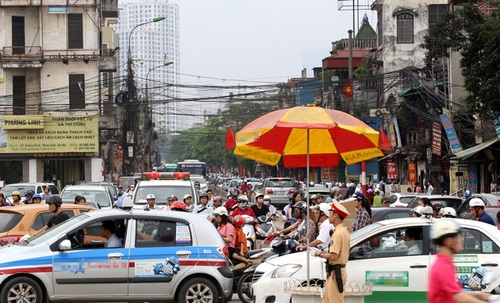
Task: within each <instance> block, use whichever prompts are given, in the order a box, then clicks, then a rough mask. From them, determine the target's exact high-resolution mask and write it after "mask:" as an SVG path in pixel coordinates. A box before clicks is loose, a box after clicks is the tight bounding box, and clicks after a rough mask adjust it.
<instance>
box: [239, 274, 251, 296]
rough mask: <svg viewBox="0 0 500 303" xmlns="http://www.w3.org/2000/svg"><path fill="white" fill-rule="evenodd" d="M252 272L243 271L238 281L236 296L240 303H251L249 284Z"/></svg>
mask: <svg viewBox="0 0 500 303" xmlns="http://www.w3.org/2000/svg"><path fill="white" fill-rule="evenodd" d="M252 278H253V272H247V273H244V274H243V275H242V276H241V278H240V280H239V281H238V298H240V300H241V302H242V303H252V302H253V297H252V293H251V289H250V286H251V285H252Z"/></svg>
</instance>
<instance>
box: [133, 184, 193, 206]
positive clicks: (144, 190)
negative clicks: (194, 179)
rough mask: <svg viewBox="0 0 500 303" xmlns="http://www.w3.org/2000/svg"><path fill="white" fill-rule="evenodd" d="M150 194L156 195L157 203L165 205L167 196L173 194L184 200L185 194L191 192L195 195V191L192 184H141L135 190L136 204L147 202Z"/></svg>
mask: <svg viewBox="0 0 500 303" xmlns="http://www.w3.org/2000/svg"><path fill="white" fill-rule="evenodd" d="M148 194H153V195H154V196H155V204H156V205H165V204H166V203H167V198H168V197H170V196H171V195H174V196H176V197H177V200H179V201H182V198H183V197H184V195H185V194H190V195H191V196H192V197H193V196H194V192H193V189H192V187H191V186H179V185H160V186H158V185H156V186H148V185H142V183H141V185H140V186H138V187H137V189H136V190H135V192H134V204H146V202H147V201H146V196H147V195H148Z"/></svg>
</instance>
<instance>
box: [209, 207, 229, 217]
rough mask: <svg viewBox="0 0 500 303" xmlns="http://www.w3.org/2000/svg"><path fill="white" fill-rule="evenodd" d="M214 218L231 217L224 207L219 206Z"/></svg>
mask: <svg viewBox="0 0 500 303" xmlns="http://www.w3.org/2000/svg"><path fill="white" fill-rule="evenodd" d="M213 215H214V216H221V217H222V216H229V214H228V212H227V209H226V208H225V207H224V206H219V207H217V208H216V209H214V212H213Z"/></svg>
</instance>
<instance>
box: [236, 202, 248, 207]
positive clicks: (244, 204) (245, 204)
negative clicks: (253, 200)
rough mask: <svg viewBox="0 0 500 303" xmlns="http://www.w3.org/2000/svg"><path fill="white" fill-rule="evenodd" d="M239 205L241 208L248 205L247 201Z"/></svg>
mask: <svg viewBox="0 0 500 303" xmlns="http://www.w3.org/2000/svg"><path fill="white" fill-rule="evenodd" d="M238 206H239V207H240V208H241V209H245V208H246V207H247V203H246V202H240V203H239V204H238Z"/></svg>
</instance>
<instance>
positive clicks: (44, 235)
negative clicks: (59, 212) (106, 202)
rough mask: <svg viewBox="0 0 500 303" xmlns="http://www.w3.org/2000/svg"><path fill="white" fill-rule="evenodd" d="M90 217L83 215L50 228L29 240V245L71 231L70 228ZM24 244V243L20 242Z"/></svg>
mask: <svg viewBox="0 0 500 303" xmlns="http://www.w3.org/2000/svg"><path fill="white" fill-rule="evenodd" d="M87 218H88V215H87V214H85V213H84V214H81V215H79V216H76V217H72V218H69V219H68V220H66V221H64V222H62V223H59V224H57V225H56V226H54V227H52V228H49V229H48V230H47V231H45V232H43V233H41V234H39V235H38V236H35V237H31V238H29V240H28V243H29V244H30V245H37V244H40V243H42V242H45V241H48V240H49V239H50V238H52V237H54V236H55V235H58V234H60V233H61V232H62V231H64V230H67V229H69V228H70V227H72V226H74V225H76V224H78V223H79V222H82V221H83V220H85V219H87ZM20 244H22V242H20Z"/></svg>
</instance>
